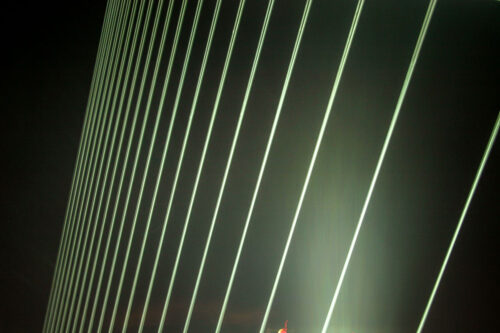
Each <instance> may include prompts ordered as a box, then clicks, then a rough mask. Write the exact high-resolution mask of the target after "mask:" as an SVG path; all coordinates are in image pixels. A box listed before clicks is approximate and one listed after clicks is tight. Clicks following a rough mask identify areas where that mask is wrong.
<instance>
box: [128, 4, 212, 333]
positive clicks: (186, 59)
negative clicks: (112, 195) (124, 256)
mask: <svg viewBox="0 0 500 333" xmlns="http://www.w3.org/2000/svg"><path fill="white" fill-rule="evenodd" d="M202 4H203V2H202V1H200V2H198V6H197V8H196V13H195V19H194V21H193V25H192V27H191V33H190V38H189V43H188V48H187V51H186V55H185V59H184V64H183V68H182V72H181V78H180V81H179V85H178V88H177V93H176V98H175V102H174V107H173V112H172V119H171V122H170V126H169V131H168V136H167V143H166V144H165V147H164V150H163V153H162V158H161V163H160V168H159V170H158V175H157V179H156V185H155V189H154V194H153V200H152V202H151V205H150V209H149V214H148V220H147V224H146V230H145V233H144V236H143V241H142V245H141V252H140V255H139V261H138V265H137V268H136V272H135V274H134V284H133V291H134V292H135V286H136V283H137V278H138V274H139V270H140V264H141V262H142V257H143V254H144V248H145V244H146V241H147V236H148V233H149V227H150V222H151V217H152V213H153V209H154V205H155V201H156V196H157V193H158V189H159V185H160V179H161V175H162V173H163V167H164V163H165V158H166V156H167V151H168V146H169V141H170V134H171V131H172V127H173V120H174V117H175V115H176V113H177V109H178V105H179V102H180V97H181V93H182V88H183V84H184V78H185V74H186V70H187V66H188V63H189V59H190V54H191V49H192V45H193V42H194V37H195V34H196V31H197V25H198V20H199V16H200V12H201V9H202ZM185 5H186V1H184V2H183V9H185ZM219 7H220V0H218V1H217V3H216V9H215V12H214V15H213V18H212V23H211V25H210V32H209V37H208V39H207V44H206V47H205V52H204V56H203V61H202V65H201V69H200V74H199V77H198V82H197V85H196V89H195V93H194V97H193V103H192V107H191V112H190V116H189V121H188V125H187V127H186V132H185V135H184V139H183V144H182V148H181V153H180V156H179V161H178V164H177V170H176V173H175V176H174V182H173V185H172V190H171V193H170V199H169V203H168V208H167V214H166V217H165V221H164V223H163V227H162V231H161V236H160V242H159V245H158V249H157V253H156V258H155V262H154V264H153V273H152V274H151V277H150V283H149V286H148V291H147V294H146V300H145V304H144V308H143V311H142V316H141V322H140V325H139V332H142V330H143V329H144V322H145V318H146V314H147V308H148V304H149V299H150V296H151V291H152V286H153V282H154V277H155V274H156V268H157V265H158V260H159V256H160V253H161V244H162V242H163V239H164V235H165V230H166V226H167V223H168V216H169V213H170V208H171V206H172V202H173V197H174V193H175V188H176V185H177V181H178V178H179V174H180V170H181V168H182V162H183V158H184V152H185V149H186V146H187V142H188V139H189V134H190V130H191V124H192V120H193V116H194V112H195V109H196V102H197V99H198V95H199V90H200V87H201V83H202V80H203V76H204V73H205V67H206V63H207V59H208V55H209V52H210V49H211V43H212V39H213V31H214V29H215V24H216V22H217V18H218V13H219ZM181 23H182V22H181ZM177 28H178V30H177V33H178V32H180V28H181V25H178V27H177ZM164 89H166V86H164ZM132 299H133V294H131V297H130V299H129V303H128V308H127V314H129V312H130V309H131V305H132Z"/></svg>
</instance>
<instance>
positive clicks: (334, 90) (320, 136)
mask: <svg viewBox="0 0 500 333" xmlns="http://www.w3.org/2000/svg"><path fill="white" fill-rule="evenodd" d="M363 4H364V0H359V1H358V4H357V6H356V11H355V13H354V17H353V20H352V23H351V28H350V30H349V34H348V37H347V41H346V44H345V47H344V51H343V53H342V57H341V59H340V64H339V68H338V70H337V75H336V76H335V81H334V83H333V88H332V92H331V94H330V98H329V100H328V105H327V107H326V110H325V115H324V116H323V122H322V123H321V128H320V131H319V134H318V138H317V140H316V144H315V147H314V152H313V155H312V157H311V161H310V163H309V168H308V170H307V174H306V178H305V180H304V185H303V186H302V191H301V193H300V198H299V202H298V203H297V207H296V209H295V214H294V217H293V221H292V226H291V228H290V232H289V234H288V238H287V241H286V245H285V249H284V250H283V255H282V257H281V261H280V265H279V268H278V272H277V274H276V278H275V280H274V284H273V288H272V291H271V296H270V297H269V301H268V303H267V307H266V312H265V315H264V319H263V321H262V325H261V328H260V332H261V333H263V332H264V330H265V328H266V324H267V320H268V318H269V313H270V311H271V307H272V304H273V301H274V297H275V295H276V290H277V288H278V284H279V281H280V278H281V273H282V271H283V266H284V264H285V260H286V256H287V254H288V250H289V248H290V243H291V241H292V237H293V233H294V231H295V227H296V225H297V220H298V218H299V215H300V211H301V210H302V204H303V202H304V197H305V195H306V192H307V188H308V187H309V181H310V179H311V174H312V172H313V170H314V165H315V164H316V158H317V156H318V152H319V148H320V146H321V142H322V141H323V136H324V134H325V129H326V125H327V124H328V120H329V118H330V113H331V111H332V106H333V102H334V100H335V96H336V95H337V90H338V87H339V84H340V80H341V78H342V73H343V72H344V68H345V64H346V62H347V57H348V56H349V50H350V49H351V45H352V41H353V39H354V34H355V33H356V28H357V26H358V22H359V17H360V16H361V11H362V9H363Z"/></svg>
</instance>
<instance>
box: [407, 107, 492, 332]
mask: <svg viewBox="0 0 500 333" xmlns="http://www.w3.org/2000/svg"><path fill="white" fill-rule="evenodd" d="M499 127H500V113H499V114H498V116H497V120H496V122H495V126H494V127H493V131H492V132H491V135H490V139H489V141H488V145H487V146H486V150H485V151H484V153H483V157H482V159H481V163H480V165H479V169H478V170H477V172H476V177H475V178H474V182H473V183H472V187H471V189H470V191H469V195H468V196H467V200H466V201H465V205H464V208H463V210H462V214H461V215H460V219H459V220H458V224H457V227H456V229H455V232H454V233H453V237H452V239H451V242H450V245H449V247H448V250H447V251H446V256H445V257H444V261H443V264H442V265H441V269H440V270H439V274H438V277H437V279H436V282H435V283H434V287H433V288H432V292H431V295H430V297H429V300H428V301H427V306H426V307H425V310H424V313H423V315H422V318H421V319H420V324H419V325H418V328H417V333H421V332H422V330H423V328H424V325H425V320H426V319H427V315H428V314H429V310H430V308H431V305H432V302H433V301H434V297H435V296H436V292H437V289H438V287H439V284H440V282H441V279H442V278H443V274H444V270H445V269H446V265H447V264H448V260H449V259H450V256H451V252H452V251H453V247H454V246H455V242H456V241H457V238H458V234H459V233H460V229H461V228H462V224H463V222H464V219H465V216H466V215H467V211H468V210H469V206H470V203H471V201H472V198H473V197H474V193H475V192H476V188H477V184H478V183H479V180H480V178H481V174H482V173H483V169H484V166H485V165H486V162H487V161H488V157H489V155H490V152H491V149H492V147H493V144H494V143H495V139H496V137H497V134H498V128H499Z"/></svg>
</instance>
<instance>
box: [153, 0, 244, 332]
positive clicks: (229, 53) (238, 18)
mask: <svg viewBox="0 0 500 333" xmlns="http://www.w3.org/2000/svg"><path fill="white" fill-rule="evenodd" d="M245 3H246V1H245V0H240V3H239V5H238V10H237V13H236V19H235V22H234V25H233V30H232V34H231V40H230V43H229V48H228V51H227V54H226V60H225V63H224V70H223V76H221V80H220V83H219V89H218V94H217V98H216V101H215V105H214V109H217V108H218V106H219V102H220V97H221V94H222V89H223V88H224V83H225V80H226V74H227V70H228V67H229V63H230V61H231V56H232V52H233V49H234V43H235V40H236V37H237V35H238V31H239V27H240V22H241V17H242V15H243V10H244V9H245ZM243 114H244V112H241V113H240V116H239V119H238V123H237V125H236V131H235V133H234V137H233V142H232V144H231V148H230V152H229V156H228V160H227V163H226V168H225V171H224V175H223V177H222V183H221V188H220V191H219V195H218V198H217V202H216V206H215V210H214V214H213V217H212V221H211V224H210V230H209V232H208V235H207V241H206V245H205V249H204V252H203V256H202V259H201V263H200V269H199V271H198V275H197V278H196V283H195V286H194V289H193V295H192V296H191V302H190V304H189V309H188V313H187V316H186V321H185V323H184V328H183V332H187V330H188V329H189V325H190V323H191V316H192V314H193V310H194V305H195V303H196V296H197V293H198V289H199V285H200V281H201V277H202V274H203V268H204V265H205V261H206V257H207V254H208V249H209V246H210V240H211V238H212V234H213V230H214V227H215V222H216V220H217V214H218V211H219V207H220V203H221V201H222V196H223V194H224V189H225V184H226V181H227V176H228V174H229V171H230V169H231V163H232V159H233V155H234V150H235V148H236V144H237V142H238V137H239V132H240V128H241V124H242V121H243ZM178 256H180V252H178ZM177 260H178V259H177ZM172 288H173V280H171V286H170V287H169V289H170V290H169V295H168V297H170V293H171V292H172ZM167 301H168V300H167ZM167 307H168V303H167V302H166V303H165V305H164V307H163V313H162V319H161V324H160V328H161V327H162V326H163V323H164V321H165V317H166V314H167V310H168V309H167Z"/></svg>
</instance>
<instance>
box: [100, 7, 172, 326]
mask: <svg viewBox="0 0 500 333" xmlns="http://www.w3.org/2000/svg"><path fill="white" fill-rule="evenodd" d="M173 4H174V1H170V2H169V5H168V10H167V18H166V20H165V22H164V24H163V31H162V34H161V38H160V46H159V50H158V54H157V56H156V64H155V67H154V71H153V78H152V79H151V85H150V90H149V94H148V99H147V102H146V114H149V111H150V107H151V102H152V99H153V93H154V89H155V86H156V80H157V77H158V71H159V67H160V64H161V60H162V54H163V49H164V45H165V40H166V37H167V33H168V28H169V26H170V17H171V14H172V8H173ZM162 6H163V0H160V2H159V3H158V7H157V9H156V10H157V12H156V14H157V16H156V18H159V15H160V12H161V9H162ZM156 18H155V28H153V30H154V31H155V32H156V27H157V26H158V20H157V19H156ZM160 115H161V113H160V112H158V113H157V116H156V121H155V125H154V134H153V137H152V141H151V144H150V147H149V151H148V160H147V162H146V166H145V169H144V173H143V180H142V183H141V188H140V192H139V196H138V199H137V204H136V208H137V209H136V213H135V216H134V220H133V223H132V229H131V231H130V237H129V242H128V245H127V250H126V253H125V260H124V262H123V266H122V273H121V275H120V280H119V281H120V282H119V285H118V292H117V296H116V298H115V304H114V307H113V312H112V315H111V324H110V328H109V330H110V331H112V330H113V327H114V323H115V316H116V312H117V309H118V304H119V300H120V295H121V289H122V285H123V280H124V276H125V272H126V268H127V263H128V258H129V253H130V248H131V245H132V240H133V236H134V230H135V227H136V222H137V215H138V208H139V206H140V204H139V203H140V202H141V200H142V194H143V191H144V185H145V180H146V175H147V173H148V170H149V161H150V159H151V154H152V149H153V146H154V145H153V142H154V137H155V136H156V131H157V129H158V124H159V121H160Z"/></svg>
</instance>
